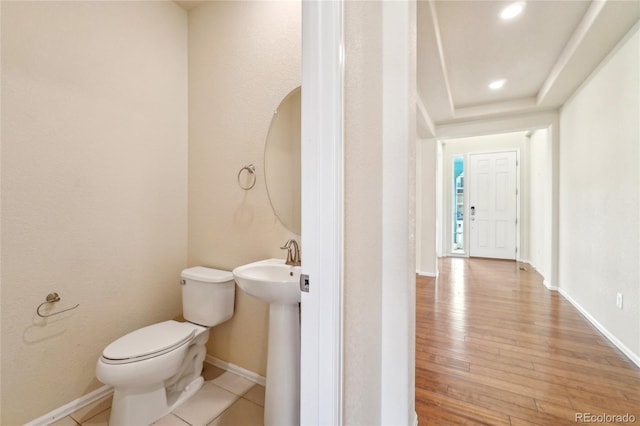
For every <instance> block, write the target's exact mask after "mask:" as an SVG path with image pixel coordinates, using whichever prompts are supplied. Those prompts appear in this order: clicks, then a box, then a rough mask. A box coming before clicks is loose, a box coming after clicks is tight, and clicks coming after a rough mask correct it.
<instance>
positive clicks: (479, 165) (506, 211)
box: [467, 151, 518, 259]
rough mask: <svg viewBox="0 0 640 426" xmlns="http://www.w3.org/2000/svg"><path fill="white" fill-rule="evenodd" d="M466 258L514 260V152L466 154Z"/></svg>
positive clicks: (515, 209) (515, 172)
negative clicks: (467, 223)
mask: <svg viewBox="0 0 640 426" xmlns="http://www.w3.org/2000/svg"><path fill="white" fill-rule="evenodd" d="M469 175H470V176H469V179H468V182H467V184H468V187H469V204H468V205H469V216H468V217H469V256H472V257H491V258H497V259H515V258H516V236H517V232H516V230H517V213H518V209H517V153H516V151H506V152H492V153H481V154H470V155H469Z"/></svg>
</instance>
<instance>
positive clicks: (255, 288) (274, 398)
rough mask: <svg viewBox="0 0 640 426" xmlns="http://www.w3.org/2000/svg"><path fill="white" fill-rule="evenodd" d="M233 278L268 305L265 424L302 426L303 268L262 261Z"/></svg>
mask: <svg viewBox="0 0 640 426" xmlns="http://www.w3.org/2000/svg"><path fill="white" fill-rule="evenodd" d="M233 277H234V278H235V280H236V283H238V287H240V288H241V289H242V290H243V291H244V292H246V293H248V294H250V295H252V296H255V297H257V298H258V299H261V300H263V301H265V302H267V303H268V304H269V337H268V339H269V341H268V348H267V386H266V388H265V395H264V399H265V401H264V425H265V426H282V425H299V424H300V310H299V308H298V302H300V284H299V282H300V267H299V266H290V265H287V264H286V263H285V261H284V260H283V259H268V260H261V261H258V262H253V263H249V264H248V265H243V266H238V267H237V268H235V269H234V270H233Z"/></svg>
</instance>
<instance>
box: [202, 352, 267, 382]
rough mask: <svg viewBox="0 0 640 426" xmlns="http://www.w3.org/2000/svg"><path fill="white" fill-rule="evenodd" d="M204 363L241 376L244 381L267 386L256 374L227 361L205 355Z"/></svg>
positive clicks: (263, 379)
mask: <svg viewBox="0 0 640 426" xmlns="http://www.w3.org/2000/svg"><path fill="white" fill-rule="evenodd" d="M204 362H207V363H209V364H212V365H215V366H216V367H218V368H222V369H223V370H227V371H229V372H231V373H234V374H237V375H238V376H242V377H244V378H245V379H248V380H251V381H252V382H254V383H257V384H259V385H262V386H265V385H266V384H267V379H266V378H265V377H263V376H261V375H259V374H258V373H254V372H253V371H250V370H247V369H245V368H242V367H239V366H237V365H235V364H232V363H230V362H227V361H223V360H221V359H218V358H216V357H213V356H211V355H207V357H206V358H205V360H204Z"/></svg>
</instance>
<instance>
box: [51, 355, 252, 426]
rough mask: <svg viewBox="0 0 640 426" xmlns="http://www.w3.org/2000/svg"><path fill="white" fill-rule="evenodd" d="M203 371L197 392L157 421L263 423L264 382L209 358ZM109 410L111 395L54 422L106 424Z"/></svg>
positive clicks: (173, 424)
mask: <svg viewBox="0 0 640 426" xmlns="http://www.w3.org/2000/svg"><path fill="white" fill-rule="evenodd" d="M202 375H203V376H204V379H205V382H204V385H202V388H201V389H200V390H199V391H198V393H196V394H195V395H194V396H193V397H191V398H190V399H189V400H188V401H187V402H185V403H184V404H182V405H181V406H180V407H178V408H176V409H175V410H174V411H173V412H172V413H171V414H169V415H168V416H166V417H163V418H162V419H160V420H158V421H157V422H155V423H154V425H156V426H189V425H191V426H206V425H208V426H257V425H262V424H263V415H264V414H263V413H264V386H260V385H256V384H255V383H254V382H252V381H250V380H247V379H245V378H244V377H241V376H238V375H236V374H233V373H230V372H228V371H224V370H222V369H220V368H217V367H214V366H213V365H211V364H207V363H206V362H205V364H204V371H203V373H202ZM110 412H111V397H109V398H105V399H103V400H101V401H98V402H95V403H94V404H91V405H89V406H88V407H85V408H82V409H80V410H78V411H76V412H74V413H72V414H71V415H70V416H68V417H65V418H64V419H61V420H59V421H57V422H56V423H53V425H55V426H78V425H82V426H107V425H108V424H109V422H108V421H109V414H110ZM132 426H133V425H132ZM136 426H137V425H136ZM140 426H142V425H140Z"/></svg>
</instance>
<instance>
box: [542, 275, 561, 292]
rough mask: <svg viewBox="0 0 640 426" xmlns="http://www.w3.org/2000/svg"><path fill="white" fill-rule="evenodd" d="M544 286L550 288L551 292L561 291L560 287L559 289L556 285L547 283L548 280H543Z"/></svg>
mask: <svg viewBox="0 0 640 426" xmlns="http://www.w3.org/2000/svg"><path fill="white" fill-rule="evenodd" d="M542 284H544V286H545V287H546V288H548V289H549V290H552V291H559V290H560V287H558V286H557V285H555V284H551V283H550V282H549V281H547V279H546V278H545V279H543V280H542Z"/></svg>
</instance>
